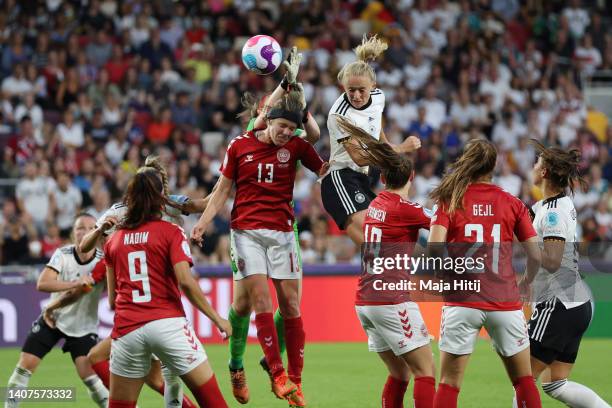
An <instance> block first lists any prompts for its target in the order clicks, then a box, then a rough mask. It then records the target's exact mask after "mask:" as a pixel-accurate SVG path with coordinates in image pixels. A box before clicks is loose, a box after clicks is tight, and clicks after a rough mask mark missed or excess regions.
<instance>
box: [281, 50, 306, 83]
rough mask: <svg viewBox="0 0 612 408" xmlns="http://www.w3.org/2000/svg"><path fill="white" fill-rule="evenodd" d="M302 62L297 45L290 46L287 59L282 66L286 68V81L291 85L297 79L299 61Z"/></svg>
mask: <svg viewBox="0 0 612 408" xmlns="http://www.w3.org/2000/svg"><path fill="white" fill-rule="evenodd" d="M301 62H302V54H301V53H298V52H297V47H292V48H291V51H290V52H289V56H288V57H287V61H285V62H283V66H284V67H285V69H286V70H287V74H286V75H287V81H288V82H289V85H293V84H295V83H296V81H297V76H298V72H299V70H300V63H301Z"/></svg>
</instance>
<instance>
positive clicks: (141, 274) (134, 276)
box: [128, 251, 151, 303]
mask: <svg viewBox="0 0 612 408" xmlns="http://www.w3.org/2000/svg"><path fill="white" fill-rule="evenodd" d="M136 260H138V264H139V267H140V271H139V270H137V268H136ZM128 269H129V271H130V280H131V281H132V282H142V293H141V292H140V291H139V290H138V289H134V290H133V291H132V300H133V301H134V303H146V302H150V301H151V285H149V269H148V268H147V254H146V252H145V251H134V252H130V253H128Z"/></svg>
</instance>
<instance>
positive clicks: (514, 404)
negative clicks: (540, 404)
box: [512, 392, 518, 408]
mask: <svg viewBox="0 0 612 408" xmlns="http://www.w3.org/2000/svg"><path fill="white" fill-rule="evenodd" d="M512 408H518V403H517V402H516V392H515V393H514V396H513V397H512Z"/></svg>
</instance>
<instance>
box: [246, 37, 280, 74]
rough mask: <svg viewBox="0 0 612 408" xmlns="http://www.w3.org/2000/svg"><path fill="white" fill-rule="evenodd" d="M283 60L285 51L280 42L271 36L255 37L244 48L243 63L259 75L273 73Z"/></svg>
mask: <svg viewBox="0 0 612 408" xmlns="http://www.w3.org/2000/svg"><path fill="white" fill-rule="evenodd" d="M282 60H283V50H281V47H280V45H279V44H278V41H276V40H275V39H274V38H272V37H270V36H269V35H256V36H253V37H251V38H249V39H248V40H247V42H246V44H244V47H242V63H243V64H244V66H245V67H247V69H248V70H249V71H251V72H254V73H256V74H257V75H269V74H271V73H273V72H274V71H276V69H277V68H278V67H279V66H280V64H281V61H282Z"/></svg>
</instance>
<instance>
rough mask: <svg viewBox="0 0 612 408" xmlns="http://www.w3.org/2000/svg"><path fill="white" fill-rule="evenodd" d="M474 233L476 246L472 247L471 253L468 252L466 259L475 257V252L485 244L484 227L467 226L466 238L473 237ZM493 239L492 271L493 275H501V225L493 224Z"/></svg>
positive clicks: (480, 225) (477, 225)
mask: <svg viewBox="0 0 612 408" xmlns="http://www.w3.org/2000/svg"><path fill="white" fill-rule="evenodd" d="M474 233H476V242H475V243H474V245H472V247H471V248H470V249H469V251H467V252H466V254H465V257H466V258H471V257H472V255H474V252H476V250H477V249H478V248H480V247H481V246H482V244H483V243H484V226H483V225H482V224H465V229H464V235H465V237H466V238H467V237H471V236H472V234H474ZM491 237H493V260H492V261H491V269H492V271H493V273H499V242H500V241H501V225H500V224H493V230H492V231H491Z"/></svg>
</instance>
